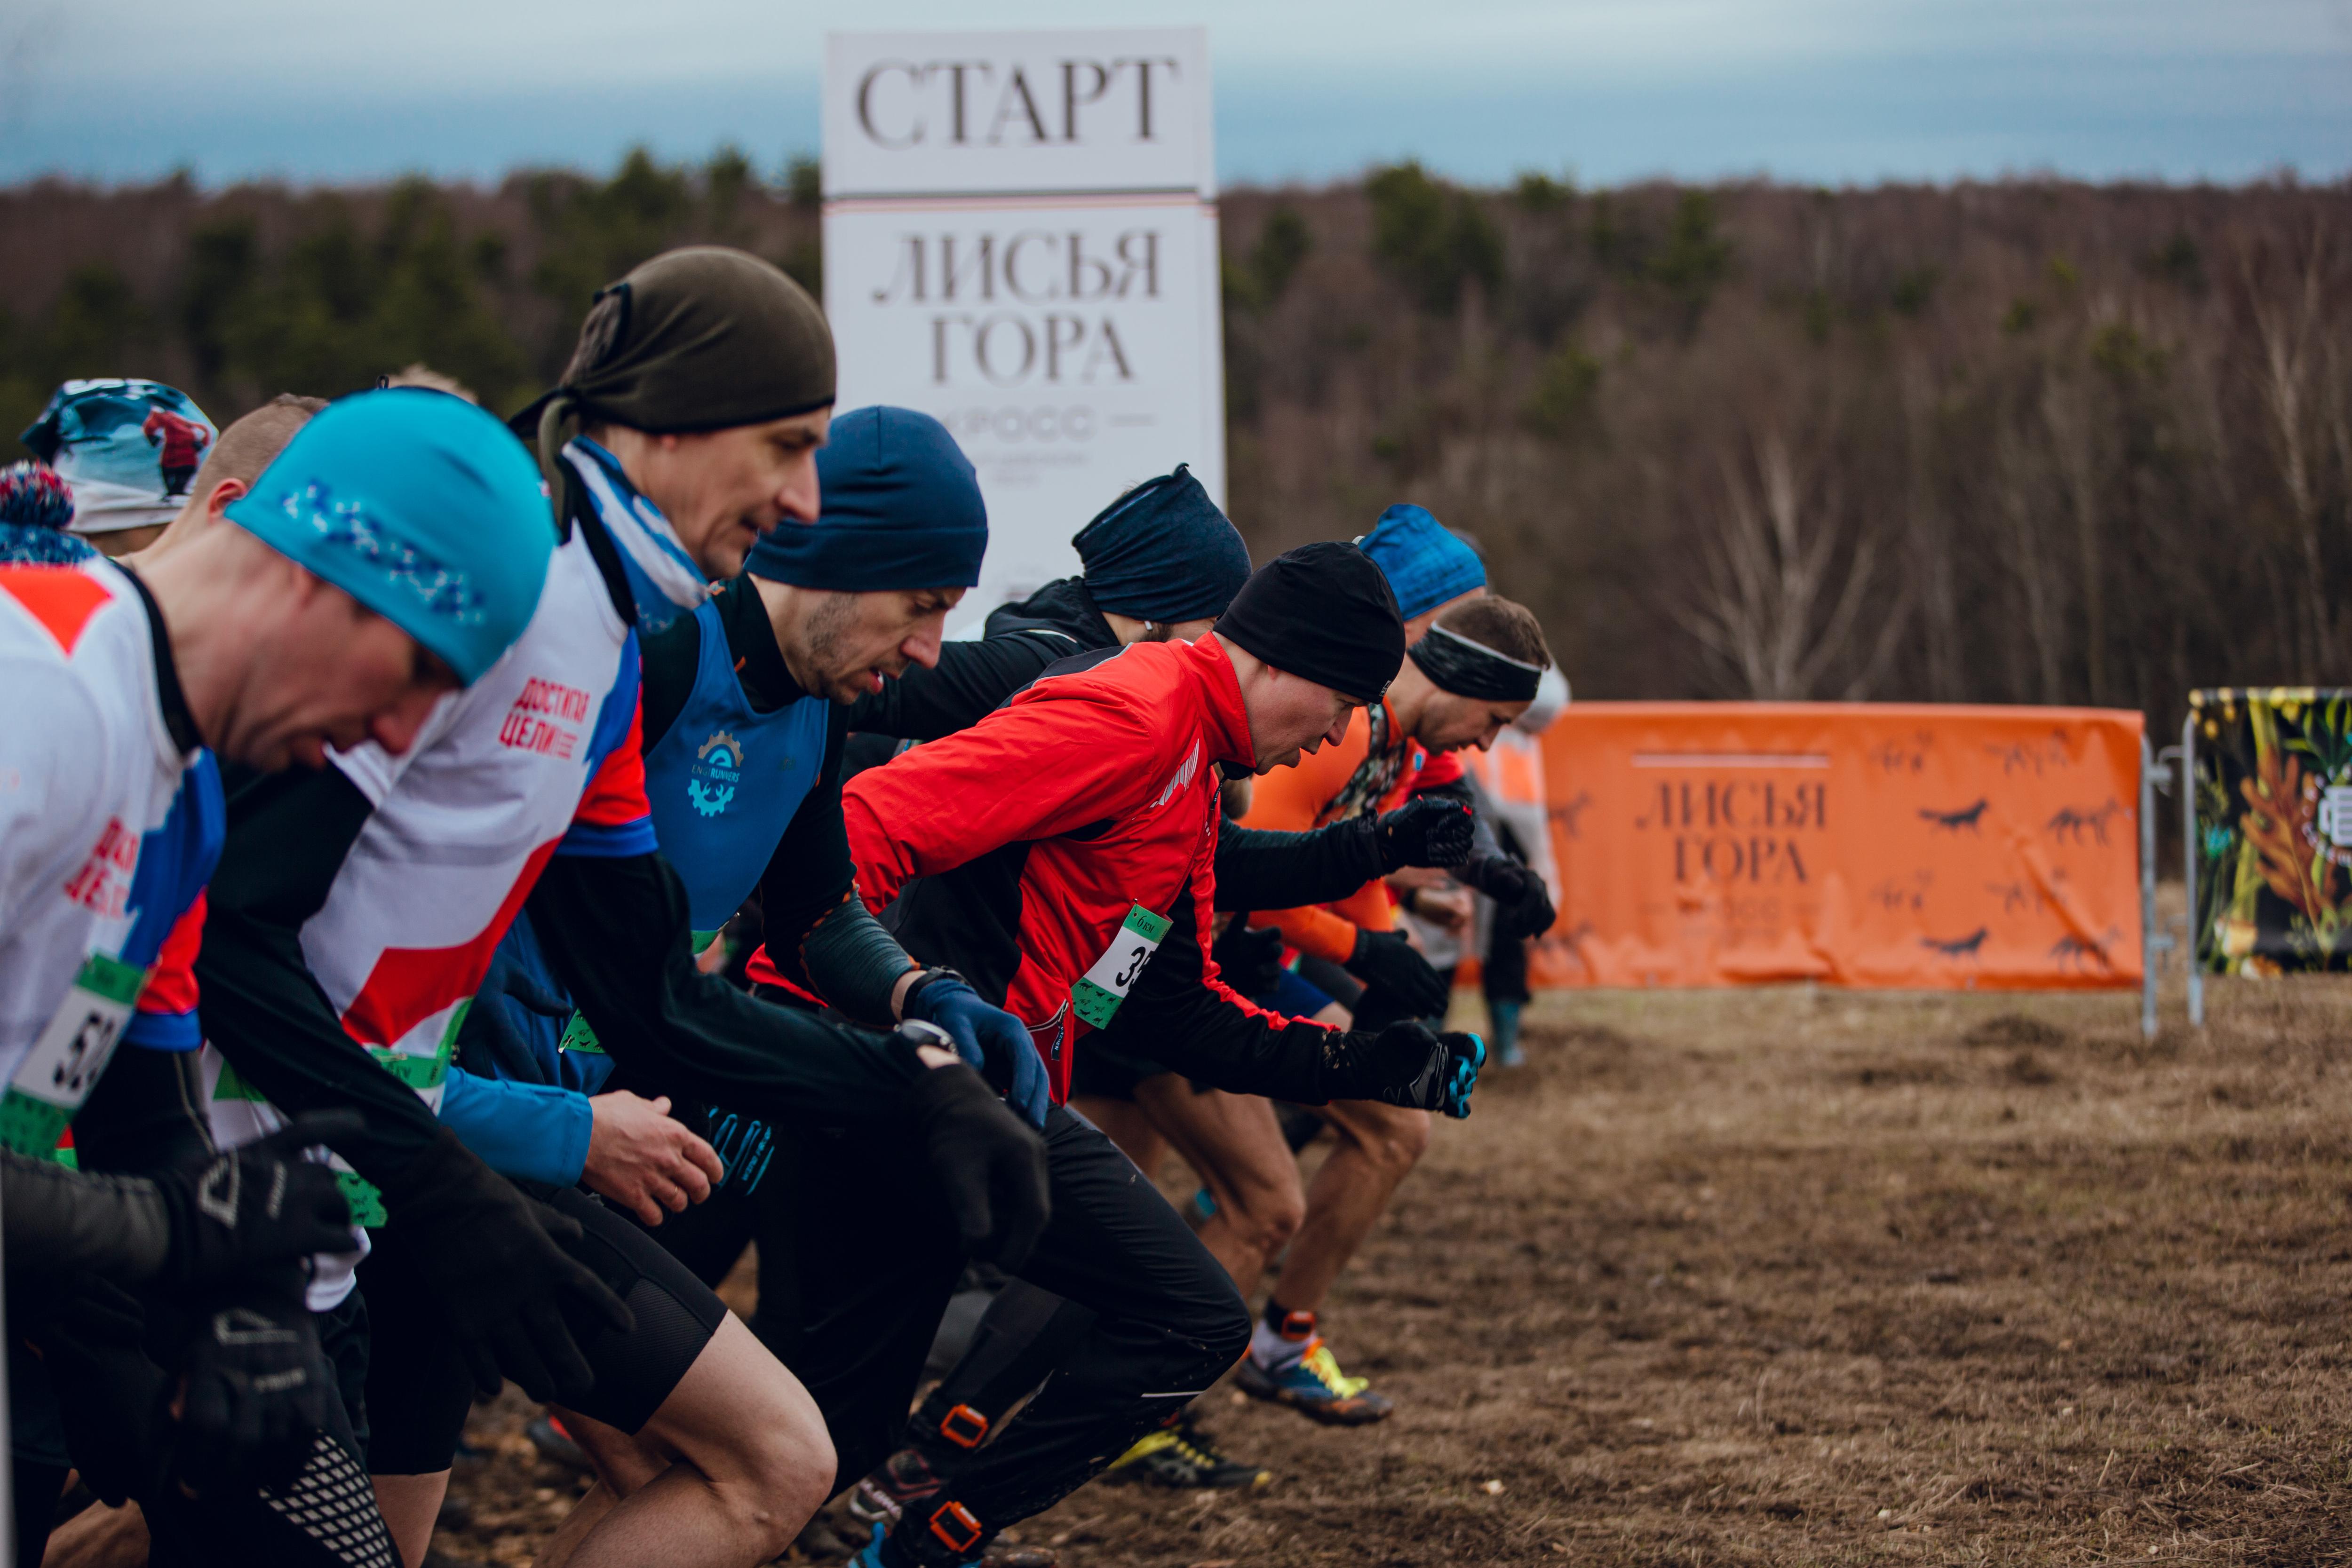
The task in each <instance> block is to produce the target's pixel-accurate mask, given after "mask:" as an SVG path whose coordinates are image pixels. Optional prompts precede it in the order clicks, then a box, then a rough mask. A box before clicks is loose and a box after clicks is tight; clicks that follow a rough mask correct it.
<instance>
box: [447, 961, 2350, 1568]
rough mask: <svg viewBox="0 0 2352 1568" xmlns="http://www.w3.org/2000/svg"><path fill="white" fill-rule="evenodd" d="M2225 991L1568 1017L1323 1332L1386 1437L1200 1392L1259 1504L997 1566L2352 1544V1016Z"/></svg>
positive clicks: (1063, 1511)
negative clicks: (1388, 1409) (2208, 1008)
mask: <svg viewBox="0 0 2352 1568" xmlns="http://www.w3.org/2000/svg"><path fill="white" fill-rule="evenodd" d="M2210 996H2211V1000H2212V1015H2213V1025H2212V1027H2211V1028H2210V1029H2209V1030H2206V1031H2205V1032H2203V1033H2201V1034H2199V1033H2192V1032H2190V1031H2189V1030H2187V1029H2186V1028H2184V1027H2182V1025H2181V1024H2180V1023H2179V1019H2180V1018H2181V1008H2180V1002H2179V997H2178V995H2174V996H2171V997H2169V998H2168V1002H2167V1009H2166V1017H2167V1019H2168V1020H2170V1021H2168V1027H2167V1029H2166V1030H2165V1031H2164V1032H2163V1034H2162V1035H2161V1036H2160V1037H2159V1038H2158V1040H2156V1041H2154V1042H2153V1043H2147V1042H2143V1041H2142V1040H2141V1039H2140V1037H2139V1033H2138V1028H2137V998H2136V997H2135V998H2126V997H2123V996H2114V995H2110V996H2098V997H2032V998H2016V997H1995V996H1966V995H1958V996H1910V995H1905V996H1881V995H1862V994H1850V993H1843V992H1833V991H1814V990H1806V989H1797V988H1791V989H1781V990H1770V991H1748V992H1740V993H1712V994H1709V993H1624V992H1617V993H1591V994H1579V995H1570V996H1565V997H1558V996H1556V997H1551V998H1546V999H1545V1000H1544V1001H1543V1002H1542V1003H1540V1004H1539V1006H1538V1009H1536V1010H1535V1012H1534V1014H1533V1020H1532V1021H1531V1023H1530V1025H1529V1027H1528V1053H1529V1057H1530V1061H1529V1064H1528V1066H1526V1067H1524V1068H1521V1069H1517V1070H1516V1071H1504V1070H1494V1071H1490V1072H1489V1074H1488V1076H1487V1077H1486V1080H1484V1081H1482V1082H1481V1083H1480V1086H1479V1089H1478V1092H1477V1100H1476V1107H1477V1109H1476V1114H1475V1116H1473V1117H1472V1118H1471V1120H1469V1121H1468V1122H1466V1123H1464V1124H1448V1125H1443V1126H1441V1128H1440V1130H1439V1134H1438V1136H1437V1138H1436V1141H1435V1145H1434V1147H1433V1149H1432V1151H1431V1153H1430V1155H1429V1157H1428V1159H1427V1160H1426V1161H1425V1163H1424V1164H1423V1166H1422V1168H1421V1169H1420V1171H1419V1172H1418V1173H1417V1174H1416V1175H1415V1176H1413V1177H1412V1180H1410V1181H1409V1182H1408V1183H1407V1185H1406V1186H1405V1187H1404V1189H1403V1191H1402V1194H1401V1195H1400V1197H1399V1200H1398V1202H1397V1204H1396V1207H1395V1208H1394V1211H1393V1212H1392V1214H1391V1217H1390V1218H1389V1220H1388V1221H1387V1223H1386V1224H1385V1225H1384V1226H1383V1227H1382V1228H1381V1230H1380V1231H1379V1232H1377V1233H1376V1234H1375V1236H1374V1237H1373V1239H1371V1241H1370V1244H1369V1245H1368V1246H1367V1247H1366V1249H1365V1250H1364V1253H1363V1255H1362V1256H1361V1257H1360V1258H1359V1260H1357V1263H1356V1265H1355V1267H1354V1268H1353V1269H1352V1270H1350V1272H1349V1274H1348V1276H1347V1277H1346V1278H1345V1279H1344V1280H1343V1281H1342V1282H1341V1284H1340V1287H1339V1291H1338V1293H1337V1295H1336V1297H1335V1299H1334V1301H1333V1302H1332V1304H1331V1307H1330V1309H1329V1311H1328V1312H1327V1314H1326V1328H1327V1330H1328V1333H1329V1334H1330V1336H1331V1338H1332V1341H1333V1343H1334V1345H1335V1347H1336V1348H1337V1349H1338V1350H1339V1353H1340V1356H1341V1359H1342V1362H1343V1364H1345V1365H1346V1367H1347V1368H1348V1370H1349V1371H1351V1372H1356V1373H1362V1374H1368V1375H1370V1376H1372V1377H1373V1378H1374V1379H1375V1380H1376V1383H1377V1385H1378V1386H1379V1387H1380V1388H1381V1389H1382V1390H1383V1391H1385V1392H1386V1393H1388V1394H1389V1395H1391V1396H1392V1397H1394V1398H1395V1400H1396V1401H1397V1405H1398V1411H1397V1414H1396V1416H1394V1417H1393V1418H1392V1419H1391V1420H1390V1421H1389V1422H1387V1423H1386V1424H1385V1425H1383V1426H1381V1427H1376V1428H1372V1429H1370V1430H1357V1431H1332V1430H1325V1429H1323V1428H1320V1427H1314V1426H1311V1425H1310V1424H1308V1423H1307V1422H1306V1421H1303V1420H1301V1419H1300V1418H1298V1417H1297V1416H1293V1415H1290V1414H1288V1413H1286V1412H1280V1411H1276V1410H1272V1409H1268V1408H1265V1407H1263V1406H1255V1405H1245V1404H1244V1402H1243V1401H1242V1400H1241V1398H1240V1396H1238V1395H1235V1394H1232V1393H1229V1392H1227V1391H1225V1390H1222V1389H1221V1390H1219V1391H1217V1392H1216V1393H1214V1394H1213V1395H1212V1396H1210V1397H1209V1399H1208V1401H1207V1402H1206V1403H1207V1407H1208V1413H1209V1417H1210V1419H1209V1423H1208V1424H1209V1425H1210V1427H1211V1428H1212V1429H1213V1431H1214V1433H1215V1434H1216V1435H1217V1437H1219V1439H1220V1440H1221V1441H1222V1442H1223V1444H1224V1446H1226V1447H1227V1448H1230V1449H1232V1450H1233V1451H1234V1452H1235V1453H1237V1454H1242V1455H1246V1456H1249V1457H1251V1458H1255V1459H1258V1460H1260V1461H1262V1462H1264V1463H1265V1464H1268V1465H1270V1466H1272V1467H1273V1468H1274V1469H1276V1471H1277V1475H1278V1479H1276V1482H1275V1484H1274V1485H1273V1486H1272V1487H1270V1488H1269V1489H1267V1490H1265V1491H1263V1492H1259V1493H1256V1494H1255V1495H1233V1494H1213V1495H1184V1494H1174V1493H1165V1492H1160V1493H1144V1492H1141V1491H1139V1490H1133V1489H1126V1490H1105V1489H1102V1488H1098V1487H1097V1488H1090V1489H1088V1490H1084V1491H1081V1492H1079V1493H1078V1494H1077V1495H1076V1496H1075V1497H1073V1498H1071V1499H1070V1500H1067V1501H1066V1502H1065V1503H1063V1504H1062V1505H1061V1506H1060V1507H1059V1508H1058V1509H1056V1510H1055V1511H1052V1512H1051V1513H1049V1514H1046V1515H1045V1516H1043V1517H1042V1518H1040V1519H1038V1520H1035V1521H1031V1522H1030V1524H1029V1525H1028V1526H1027V1527H1025V1528H1024V1530H1023V1531H1020V1532H1019V1533H1020V1534H1021V1535H1022V1536H1023V1537H1024V1539H1026V1540H1029V1541H1031V1542H1038V1541H1044V1542H1051V1543H1053V1544H1055V1546H1057V1547H1059V1548H1060V1551H1061V1555H1062V1561H1063V1562H1064V1563H1066V1564H1070V1565H1071V1568H1114V1565H1118V1568H1125V1565H1130V1564H1131V1565H1137V1568H1210V1565H1215V1568H1224V1565H1232V1568H1243V1565H1247V1564H1259V1563H1266V1564H1276V1563H1279V1564H1380V1565H1389V1564H1394V1565H1399V1568H1402V1565H1405V1564H1422V1563H1432V1564H1434V1563H1596V1564H1597V1563H1629V1564H1630V1563H1644V1564H1649V1563H1658V1564H1664V1563H1672V1564H1678V1565H1684V1564H1686V1565H1690V1568H1696V1565H1699V1564H1706V1563H2094V1562H2119V1561H2122V1560H2125V1559H2129V1560H2131V1561H2133V1562H2135V1563H2150V1562H2162V1563H2279V1564H2303V1563H2327V1562H2336V1561H2339V1560H2341V1559H2344V1558H2346V1557H2347V1556H2352V1549H2347V1539H2346V1528H2345V1526H2346V1522H2347V1511H2352V1421H2348V1420H2347V1416H2352V1369H2347V1355H2346V1348H2345V1347H2346V1329H2345V1314H2344V1299H2345V1294H2346V1288H2347V1283H2352V1233H2347V1198H2352V1162H2348V1161H2347V1155H2348V1154H2352V982H2335V981H2328V980H2305V981H2297V982H2295V983H2293V984H2273V985H2270V986H2260V985H2254V984H2251V983H2237V982H2231V983H2225V984H2222V985H2220V986H2218V987H2216V988H2215V989H2214V990H2213V991H2212V992H2211V993H2210ZM1308 1157H1310V1158H1312V1157H1315V1155H1314V1151H1310V1152H1309V1156H1308ZM513 1398H514V1396H513V1395H512V1393H511V1391H510V1392H509V1401H511V1400H512V1399H513ZM520 1419H521V1413H520V1408H519V1406H512V1405H511V1404H502V1405H501V1406H496V1407H493V1408H491V1409H489V1410H487V1411H485V1412H483V1413H482V1418H481V1419H480V1420H479V1421H478V1423H477V1428H476V1441H477V1442H478V1444H479V1445H480V1446H481V1447H482V1448H484V1449H485V1450H486V1454H485V1457H484V1458H482V1459H480V1460H478V1461H474V1462H471V1463H469V1465H468V1466H467V1474H466V1475H465V1476H464V1478H463V1479H462V1481H461V1484H460V1487H459V1490H458V1498H459V1504H458V1506H459V1508H460V1509H462V1510H464V1511H466V1512H467V1515H468V1516H469V1523H468V1527H467V1528H466V1529H462V1530H458V1529H450V1530H445V1531H443V1532H442V1534H441V1536H440V1538H439V1541H438V1550H439V1551H440V1552H442V1553H444V1554H445V1555H446V1559H447V1560H448V1561H450V1562H452V1563H463V1562H468V1561H473V1562H493V1561H495V1562H520V1561H527V1560H528V1558H529V1555H530V1550H531V1548H532V1546H533V1544H534V1542H536V1541H537V1540H539V1539H540V1538H541V1536H542V1535H543V1533H544V1532H545V1531H547V1530H548V1529H550V1528H551V1526H552V1524H553V1522H554V1521H555V1520H556V1518H558V1517H559V1516H560V1514H561V1512H562V1509H563V1508H564V1507H565V1506H566V1505H567V1503H568V1500H569V1499H570V1497H571V1496H572V1491H573V1483H572V1481H571V1480H570V1479H569V1478H568V1477H565V1476H564V1475H562V1473H561V1472H558V1471H555V1470H553V1469H551V1468H548V1467H545V1466H543V1465H538V1464H535V1463H534V1461H533V1460H532V1459H531V1458H530V1452H529V1445H528V1444H527V1443H526V1442H524V1441H523V1439H522V1438H521V1437H520ZM451 1522H456V1520H455V1518H454V1517H453V1519H452V1521H451ZM795 1560H802V1561H806V1560H809V1559H808V1558H807V1557H806V1556H805V1555H804V1554H800V1553H796V1554H795Z"/></svg>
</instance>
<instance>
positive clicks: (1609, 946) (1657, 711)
mask: <svg viewBox="0 0 2352 1568" xmlns="http://www.w3.org/2000/svg"><path fill="white" fill-rule="evenodd" d="M2140 731H2141V717H2140V715H2139V714H2137V713H2136V712H2111V711H2107V710H2104V709H2094V708H2023V707H1960V706H1950V707H1946V706H1907V705H1894V704H1887V705H1877V704H1843V703H1788V704H1780V703H1769V704H1767V703H1752V704H1751V703H1577V704H1574V705H1573V706H1570V707H1569V708H1568V710H1567V711H1566V712H1564V713H1562V714H1561V715H1560V716H1559V720H1558V721H1557V722H1556V723H1554V724H1553V725H1552V727H1550V728H1549V729H1548V730H1546V731H1545V732H1544V736H1543V757H1544V775H1545V794H1546V799H1547V801H1548V804H1549V815H1550V821H1551V841H1552V851H1553V853H1554V855H1555V856H1556V858H1557V860H1558V862H1559V880H1560V883H1561V886H1560V892H1561V894H1562V897H1561V900H1560V906H1559V907H1560V917H1559V924H1557V925H1554V926H1553V928H1552V930H1551V932H1550V933H1549V935H1547V936H1545V937H1544V938H1543V939H1542V940H1541V942H1539V943H1538V947H1537V951H1536V953H1535V955H1534V960H1533V963H1532V965H1531V973H1530V979H1531V980H1532V981H1533V982H1534V983H1535V984H1536V985H1537V986H1539V987H1540V986H1554V987H1558V986H1736V985H1753V984H1759V983H1767V982H1773V981H1786V980H1801V979H1810V980H1819V981H1822V982H1824V983H1826V984H1830V985H1838V986H1856V987H1875V988H1928V989H1951V988H2011V989H2037V990H2038V989H2057V988H2069V989H2074V988H2110V987H2125V986H2133V985H2137V984H2138V983H2139V979H2140V975H2141V965H2142V962H2143V959H2142V954H2141V947H2140V936H2141V933H2140V908H2139V820H2138V818H2139V812H2138V805H2139V758H2140Z"/></svg>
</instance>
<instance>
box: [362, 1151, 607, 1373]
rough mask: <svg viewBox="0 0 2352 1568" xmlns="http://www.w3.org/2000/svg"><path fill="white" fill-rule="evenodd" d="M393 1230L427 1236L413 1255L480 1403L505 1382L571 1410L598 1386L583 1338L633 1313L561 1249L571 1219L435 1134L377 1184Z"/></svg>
mask: <svg viewBox="0 0 2352 1568" xmlns="http://www.w3.org/2000/svg"><path fill="white" fill-rule="evenodd" d="M383 1197H384V1206H385V1207H386V1209H387V1210H388V1211H389V1212H390V1215H391V1219H392V1223H393V1224H394V1225H398V1226H401V1227H404V1228H405V1227H410V1226H414V1227H415V1228H417V1229H418V1230H429V1231H430V1232H431V1233H432V1242H431V1245H429V1246H422V1247H418V1248H417V1249H415V1253H416V1257H417V1259H418V1260H419V1261H420V1262H421V1263H422V1264H423V1265H424V1268H425V1274H426V1275H427V1277H428V1278H429V1279H430V1280H431V1281H432V1284H433V1288H434V1291H435V1293H436V1295H438V1296H439V1298H440V1300H441V1303H442V1305H443V1306H444V1307H445V1308H446V1310H447V1312H448V1314H449V1322H448V1326H449V1331H450V1334H451V1337H452V1338H454V1339H455V1340H456V1341H457V1348H458V1352H459V1354H462V1355H464V1357H465V1358H466V1364H467V1366H468V1367H469V1368H471V1369H472V1371H473V1374H474V1386H475V1387H477V1388H478V1389H479V1390H481V1393H482V1396H483V1397H484V1398H488V1397H489V1396H491V1395H494V1394H496V1393H497V1392H498V1391H499V1381H500V1380H501V1378H505V1377H511V1378H513V1379H514V1380H515V1382H516V1383H518V1384H520V1385H521V1386H522V1391H523V1392H524V1393H525V1394H526V1395H528V1396H530V1397H531V1398H532V1399H535V1400H539V1401H541V1402H542V1403H545V1402H547V1401H553V1402H555V1403H557V1404H562V1405H572V1404H576V1403H577V1402H578V1401H579V1400H580V1398H581V1396H583V1395H585V1394H586V1393H587V1392H588V1390H589V1389H590V1387H592V1386H593V1385H594V1384H595V1381H596V1374H595V1372H594V1370H593V1369H592V1368H591V1367H590V1366H589V1364H588V1358H587V1357H586V1356H585V1355H583V1354H582V1353H581V1350H580V1342H579V1339H578V1338H575V1337H574V1335H573V1332H572V1330H573V1325H574V1324H575V1323H576V1324H579V1325H582V1328H583V1333H596V1332H601V1331H603V1330H606V1329H609V1330H611V1331H612V1332H614V1333H628V1332H629V1331H630V1330H631V1329H633V1328H635V1326H636V1318H635V1316H634V1315H633V1314H632V1313H631V1312H630V1311H629V1309H628V1306H627V1305H626V1304H625V1302H623V1301H622V1300H621V1298H620V1297H618V1296H616V1295H614V1293H613V1292H612V1291H610V1290H608V1289H607V1288H606V1287H605V1284H604V1281H602V1280H600V1279H598V1278H597V1277H596V1275H595V1274H594V1273H593V1271H592V1270H589V1269H587V1268H586V1267H585V1266H583V1264H581V1263H580V1262H579V1261H578V1260H575V1259H574V1258H573V1257H572V1254H571V1253H569V1252H567V1251H565V1250H564V1249H563V1248H562V1246H561V1245H560V1243H562V1242H567V1241H569V1242H577V1241H578V1240H580V1239H581V1231H580V1222H579V1221H578V1220H576V1219H573V1218H570V1217H569V1216H567V1215H563V1214H560V1213H558V1212H557V1211H556V1210H554V1209H552V1208H550V1207H548V1206H547V1205H545V1204H543V1203H540V1202H537V1201H536V1200H534V1199H531V1198H528V1197H524V1196H523V1195H522V1194H521V1193H520V1192H518V1191H516V1190H515V1188H514V1186H512V1184H510V1183H509V1182H508V1181H507V1179H506V1178H505V1177H503V1176H499V1174H498V1173H497V1172H495V1171H493V1170H491V1169H490V1167H489V1166H486V1165H484V1164H483V1163H482V1162H481V1161H480V1160H479V1159H478V1158H476V1157H475V1156H474V1155H473V1154H471V1153H470V1152H469V1151H468V1150H467V1148H466V1146H465V1145H462V1144H460V1143H459V1142H457V1135H456V1134H453V1133H451V1132H450V1131H449V1129H448V1128H446V1127H444V1128H442V1129H441V1130H440V1132H439V1133H438V1134H436V1136H435V1138H434V1140H433V1144H432V1146H431V1147H429V1148H427V1149H426V1150H425V1152H424V1153H423V1154H421V1155H417V1156H416V1159H415V1162H414V1163H412V1164H411V1165H410V1166H409V1167H408V1168H407V1169H406V1170H405V1171H403V1172H402V1173H401V1175H400V1176H399V1178H398V1179H397V1181H395V1182H394V1185H392V1186H387V1187H386V1188H385V1189H384V1194H383Z"/></svg>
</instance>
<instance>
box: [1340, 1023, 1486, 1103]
mask: <svg viewBox="0 0 2352 1568" xmlns="http://www.w3.org/2000/svg"><path fill="white" fill-rule="evenodd" d="M1349 1040H1350V1041H1351V1042H1354V1043H1357V1044H1358V1047H1359V1049H1360V1050H1361V1051H1362V1052H1363V1059H1362V1060H1363V1063H1364V1066H1365V1068H1366V1069H1367V1070H1368V1071H1369V1072H1370V1075H1371V1077H1372V1078H1373V1080H1374V1081H1375V1083H1376V1085H1377V1087H1375V1088H1374V1089H1373V1091H1372V1092H1370V1093H1369V1094H1367V1095H1365V1096H1363V1097H1364V1098H1365V1099H1368V1100H1378V1101H1381V1103H1384V1104H1389V1105H1405V1106H1411V1107H1412V1108H1413V1109H1416V1110H1421V1111H1443V1112H1444V1113H1445V1114H1447V1115H1448V1116H1452V1117H1454V1118H1455V1119H1456V1120H1459V1119H1460V1118H1462V1117H1464V1116H1467V1115H1468V1114H1470V1091H1471V1090H1472V1089H1473V1088H1474V1087H1475V1086H1476V1084H1477V1082H1478V1070H1479V1069H1480V1068H1482V1067H1484V1066H1486V1041H1485V1040H1481V1039H1479V1038H1478V1037H1477V1036H1476V1035H1475V1034H1438V1033H1435V1032H1434V1031H1433V1030H1430V1029H1429V1028H1427V1027H1426V1026H1425V1025H1423V1024H1417V1023H1392V1024H1391V1025H1389V1027H1388V1028H1386V1029H1384V1030H1381V1032H1380V1033H1378V1034H1376V1035H1373V1036H1371V1037H1370V1039H1369V1040H1366V1039H1365V1038H1364V1036H1363V1035H1362V1034H1361V1033H1360V1032H1359V1033H1357V1034H1354V1035H1350V1036H1349Z"/></svg>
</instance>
